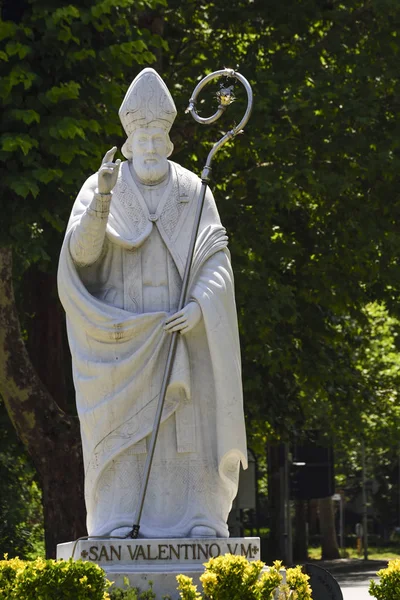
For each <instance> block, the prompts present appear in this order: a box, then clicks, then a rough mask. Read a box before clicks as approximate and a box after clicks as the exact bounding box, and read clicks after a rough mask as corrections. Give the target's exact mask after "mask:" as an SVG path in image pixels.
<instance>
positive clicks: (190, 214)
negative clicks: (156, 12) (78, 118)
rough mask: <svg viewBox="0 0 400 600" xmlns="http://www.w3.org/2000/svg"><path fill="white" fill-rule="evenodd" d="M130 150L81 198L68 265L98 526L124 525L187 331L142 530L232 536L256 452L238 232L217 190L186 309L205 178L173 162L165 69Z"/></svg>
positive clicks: (130, 116) (146, 82)
mask: <svg viewBox="0 0 400 600" xmlns="http://www.w3.org/2000/svg"><path fill="white" fill-rule="evenodd" d="M119 115H120V119H121V122H122V125H123V127H124V130H125V132H126V135H127V140H126V142H125V144H124V146H123V148H122V153H123V155H124V156H125V157H126V159H127V160H126V161H125V162H122V163H120V161H119V160H116V161H114V155H115V152H116V150H117V149H116V148H115V147H114V148H112V149H111V150H109V151H108V152H107V153H106V155H105V156H104V159H103V162H102V164H101V166H100V169H99V171H98V173H95V174H94V175H92V176H91V177H89V179H88V180H87V181H86V182H85V183H84V185H83V187H82V189H81V191H80V192H79V194H78V197H77V199H76V201H75V204H74V206H73V209H72V213H71V217H70V220H69V223H68V227H67V232H66V235H65V240H64V244H63V247H62V251H61V256H60V265H59V294H60V298H61V302H62V304H63V306H64V308H65V311H66V314H67V327H68V338H69V344H70V349H71V354H72V361H73V376H74V384H75V389H76V400H77V408H78V414H79V419H80V424H81V433H82V445H83V456H84V466H85V500H86V508H87V527H88V534H89V535H92V536H111V537H112V536H124V535H126V534H128V533H129V531H131V529H132V524H133V519H134V513H135V507H136V505H137V502H138V497H139V489H140V483H141V480H142V476H143V469H144V464H145V459H146V452H147V449H148V443H149V435H150V434H151V431H152V426H153V420H154V414H155V410H156V404H157V400H158V396H159V392H160V386H161V380H162V376H163V371H164V365H165V359H166V352H167V341H168V338H169V336H170V335H171V332H173V331H179V332H180V334H179V336H178V338H179V339H178V346H177V351H176V356H175V362H174V367H173V371H172V375H171V377H170V381H169V386H168V390H167V395H166V401H165V405H164V410H163V414H162V422H161V427H160V431H159V436H158V440H157V445H156V449H155V455H154V462H153V465H152V469H151V474H150V480H149V486H148V491H147V495H146V500H145V504H144V510H143V515H142V520H141V527H140V536H141V537H145V538H177V537H192V538H201V537H228V536H229V532H228V527H227V524H226V521H227V517H228V513H229V511H230V508H231V505H232V501H233V499H234V497H235V495H236V492H237V485H238V473H239V464H240V462H241V463H242V465H243V466H244V467H246V461H247V452H246V439H245V428H244V417H243V401H242V388H241V365H240V349H239V337H238V327H237V317H236V308H235V299H234V288H233V274H232V268H231V264H230V258H229V252H228V249H227V236H226V232H225V229H224V228H223V227H222V225H221V222H220V219H219V215H218V212H217V209H216V205H215V202H214V199H213V196H212V194H211V192H210V191H209V190H208V191H207V194H206V199H205V205H204V209H203V213H202V218H201V223H200V227H199V231H198V236H197V240H196V247H195V253H194V257H193V263H192V271H191V283H190V296H189V297H190V300H189V302H188V303H187V304H186V306H185V307H184V308H183V310H181V311H180V312H177V305H178V298H179V293H180V286H181V280H182V274H183V270H184V267H185V261H186V256H187V253H188V245H189V240H190V236H191V231H192V225H193V221H194V214H195V208H196V201H197V198H198V193H199V188H200V183H201V182H200V179H199V178H198V177H197V176H196V175H194V174H193V173H191V172H190V171H188V170H186V169H184V168H183V167H181V166H180V165H178V164H175V163H174V162H172V161H170V160H168V157H169V156H170V154H171V153H172V150H173V145H172V143H171V141H170V138H169V131H170V128H171V126H172V124H173V121H174V119H175V116H176V109H175V105H174V102H173V100H172V97H171V95H170V93H169V91H168V88H167V87H166V85H165V83H164V82H163V80H162V79H161V78H160V77H159V75H158V74H157V73H156V72H155V71H154V70H153V69H144V70H143V71H142V72H141V73H140V74H139V75H138V76H137V77H136V78H135V80H134V81H133V82H132V84H131V86H130V88H129V89H128V92H127V94H126V96H125V99H124V101H123V103H122V105H121V108H120V111H119Z"/></svg>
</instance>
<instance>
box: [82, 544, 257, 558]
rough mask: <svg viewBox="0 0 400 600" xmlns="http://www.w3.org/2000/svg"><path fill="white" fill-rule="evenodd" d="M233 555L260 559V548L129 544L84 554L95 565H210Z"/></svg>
mask: <svg viewBox="0 0 400 600" xmlns="http://www.w3.org/2000/svg"><path fill="white" fill-rule="evenodd" d="M225 552H229V553H230V554H236V555H240V556H245V557H246V558H248V559H254V558H256V557H257V554H258V552H259V548H258V546H256V545H253V544H252V542H249V543H244V544H243V543H242V544H238V543H229V542H227V543H226V545H225V544H223V545H222V548H221V544H219V543H216V542H212V543H211V544H210V543H208V544H206V543H201V544H200V543H192V544H187V543H182V544H179V543H174V544H157V545H155V544H135V545H132V544H127V545H119V546H113V545H97V546H90V548H89V550H88V551H87V550H82V551H81V557H82V559H83V560H90V561H92V562H102V561H103V562H104V561H105V562H111V561H135V562H136V561H139V562H140V561H167V560H172V561H174V560H175V561H201V562H203V561H206V560H209V559H210V558H215V557H216V556H221V554H225Z"/></svg>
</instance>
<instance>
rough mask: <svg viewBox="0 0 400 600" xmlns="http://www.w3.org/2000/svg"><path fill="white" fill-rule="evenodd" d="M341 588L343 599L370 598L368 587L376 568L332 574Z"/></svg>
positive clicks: (368, 599) (373, 577)
mask: <svg viewBox="0 0 400 600" xmlns="http://www.w3.org/2000/svg"><path fill="white" fill-rule="evenodd" d="M333 576H334V577H335V579H336V580H337V581H338V583H339V585H340V589H341V590H342V594H343V600H372V598H373V597H372V596H370V595H369V592H368V588H369V582H370V581H371V579H378V577H376V570H375V569H372V570H369V571H362V572H355V573H354V572H353V573H347V574H339V573H336V574H333Z"/></svg>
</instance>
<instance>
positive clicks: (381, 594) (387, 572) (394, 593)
mask: <svg viewBox="0 0 400 600" xmlns="http://www.w3.org/2000/svg"><path fill="white" fill-rule="evenodd" d="M377 575H379V577H380V579H379V582H376V581H371V583H370V586H369V593H370V595H371V596H373V597H374V598H377V600H399V598H400V559H399V558H396V559H395V560H390V561H389V563H388V566H387V567H386V569H381V570H380V571H378V573H377Z"/></svg>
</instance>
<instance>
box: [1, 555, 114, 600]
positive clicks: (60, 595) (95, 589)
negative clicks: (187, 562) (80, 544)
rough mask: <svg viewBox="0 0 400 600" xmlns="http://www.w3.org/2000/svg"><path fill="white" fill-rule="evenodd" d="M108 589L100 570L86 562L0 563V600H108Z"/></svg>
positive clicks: (38, 561) (107, 583) (4, 561)
mask: <svg viewBox="0 0 400 600" xmlns="http://www.w3.org/2000/svg"><path fill="white" fill-rule="evenodd" d="M108 587H109V582H108V581H107V579H106V578H105V573H104V571H103V569H101V568H100V567H99V566H98V565H96V564H93V563H89V562H83V561H79V560H78V561H72V560H69V561H54V560H44V559H43V558H37V559H36V560H33V561H22V560H20V559H18V558H14V559H11V560H7V557H5V560H2V561H0V598H1V600H27V599H28V598H29V600H108V599H109V595H108V593H107V591H106V590H107V588H108Z"/></svg>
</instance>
